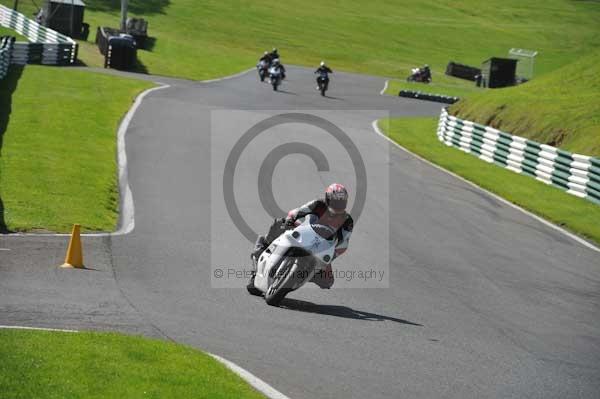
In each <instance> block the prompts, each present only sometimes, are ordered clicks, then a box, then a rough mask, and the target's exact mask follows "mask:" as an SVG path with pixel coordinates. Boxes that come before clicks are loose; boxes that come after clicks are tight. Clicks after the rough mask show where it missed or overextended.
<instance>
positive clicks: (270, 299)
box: [265, 258, 295, 306]
mask: <svg viewBox="0 0 600 399" xmlns="http://www.w3.org/2000/svg"><path fill="white" fill-rule="evenodd" d="M294 262H295V259H294V258H286V259H285V260H284V261H283V263H282V264H281V266H279V269H278V270H277V273H276V275H275V278H274V279H273V282H272V283H271V285H269V288H267V292H265V301H266V302H267V305H271V306H279V304H280V303H281V301H282V300H283V298H285V296H286V295H287V294H288V293H289V292H290V291H291V290H290V289H289V288H286V287H285V282H286V281H287V280H288V276H289V275H290V272H291V271H292V268H293V267H294Z"/></svg>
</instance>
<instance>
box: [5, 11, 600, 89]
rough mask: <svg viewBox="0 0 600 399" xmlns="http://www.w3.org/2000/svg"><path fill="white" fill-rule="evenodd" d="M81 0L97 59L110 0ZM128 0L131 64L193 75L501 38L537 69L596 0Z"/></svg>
mask: <svg viewBox="0 0 600 399" xmlns="http://www.w3.org/2000/svg"><path fill="white" fill-rule="evenodd" d="M0 2H1V3H3V4H5V5H8V6H9V7H12V4H13V1H12V0H1V1H0ZM36 3H39V1H36ZM85 3H86V5H87V7H86V10H85V20H86V22H88V23H89V24H90V26H91V33H90V37H89V39H88V43H87V44H85V45H84V46H82V49H81V51H80V56H81V58H82V60H83V61H84V62H85V63H87V64H89V65H99V64H100V62H101V59H100V57H99V55H98V52H97V49H96V48H95V46H94V45H93V42H94V39H95V32H96V28H97V26H99V25H104V26H112V27H117V26H118V24H119V10H120V1H118V0H87V1H86V2H85ZM19 7H20V8H19V9H20V10H21V11H22V12H24V13H25V14H27V15H31V13H32V12H33V11H34V9H35V6H34V3H33V1H32V0H21V1H20V3H19ZM129 7H130V15H131V16H143V17H144V18H146V19H147V20H148V21H149V34H150V35H151V36H152V37H153V38H154V41H153V47H152V48H151V50H149V51H140V52H139V53H138V54H139V59H140V61H141V65H140V70H142V71H147V72H149V73H153V74H160V75H171V76H180V77H187V78H193V79H205V78H210V77H215V76H223V75H227V74H231V73H234V72H237V71H240V70H243V69H245V68H248V67H250V66H252V65H254V64H255V62H256V59H257V56H258V55H259V54H260V53H262V51H264V50H266V49H271V48H272V47H273V46H276V47H278V48H280V50H281V54H282V57H283V61H284V62H285V63H291V64H300V65H315V64H317V63H318V62H319V61H320V60H321V59H325V60H326V61H328V63H330V64H331V66H332V67H333V69H334V70H335V69H338V70H347V71H355V72H364V73H369V74H374V75H384V76H390V77H402V78H403V77H405V76H406V75H407V73H408V71H409V69H410V67H412V66H414V65H417V64H423V63H429V64H430V65H431V66H432V68H433V70H434V71H438V72H442V71H443V70H444V69H445V66H446V64H447V63H448V61H450V60H455V61H459V62H463V63H467V64H473V65H479V63H481V61H483V60H484V59H486V58H488V57H490V56H492V55H500V56H502V55H505V54H506V53H507V51H508V49H509V48H511V47H522V48H532V49H536V50H539V51H540V55H539V57H538V63H537V72H538V73H540V74H544V73H546V72H548V71H551V70H554V69H556V68H557V67H559V66H561V65H565V64H567V63H568V62H570V61H572V60H573V59H575V58H577V57H578V56H581V55H582V54H585V53H587V52H589V50H590V49H591V48H600V29H598V26H600V7H598V3H597V2H591V1H571V0H547V1H545V2H543V3H542V2H523V1H519V0H502V1H501V0H489V1H478V0H406V1H403V2H394V1H389V0H373V1H369V2H365V1H359V0H334V1H328V2H320V1H315V0H302V1H300V0H291V1H285V2H273V1H266V0H244V1H240V0H238V1H222V0H205V1H198V0H170V1H169V0H152V1H148V0H130V1H129Z"/></svg>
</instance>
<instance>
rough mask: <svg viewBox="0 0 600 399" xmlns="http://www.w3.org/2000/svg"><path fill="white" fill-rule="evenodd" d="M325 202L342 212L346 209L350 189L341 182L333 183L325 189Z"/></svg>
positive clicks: (334, 209) (336, 210)
mask: <svg viewBox="0 0 600 399" xmlns="http://www.w3.org/2000/svg"><path fill="white" fill-rule="evenodd" d="M325 203H326V204H327V207H329V209H330V210H332V211H333V212H335V213H340V212H343V211H345V210H346V205H347V204H348V191H347V190H346V187H344V186H343V185H342V184H339V183H333V184H331V185H330V186H329V187H327V190H325Z"/></svg>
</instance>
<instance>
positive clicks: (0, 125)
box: [0, 65, 23, 234]
mask: <svg viewBox="0 0 600 399" xmlns="http://www.w3.org/2000/svg"><path fill="white" fill-rule="evenodd" d="M22 74H23V66H20V65H11V66H10V68H9V70H8V75H6V77H5V78H4V79H3V80H2V81H1V82H0V157H1V156H2V143H3V138H4V133H6V129H7V127H8V121H9V120H10V114H11V112H12V95H13V93H14V92H15V90H16V89H17V85H18V82H19V79H20V78H21V75H22ZM0 181H1V180H0ZM0 233H2V234H5V233H12V231H10V230H9V229H8V227H7V226H6V221H5V220H4V203H3V202H2V198H1V197H0Z"/></svg>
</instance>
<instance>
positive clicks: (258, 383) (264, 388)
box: [0, 325, 290, 399]
mask: <svg viewBox="0 0 600 399" xmlns="http://www.w3.org/2000/svg"><path fill="white" fill-rule="evenodd" d="M0 329H7V330H35V331H55V332H68V333H78V332H79V331H78V330H66V329H61V328H45V327H28V326H3V325H0ZM206 354H208V355H209V356H210V357H212V358H213V359H215V360H216V361H218V362H219V363H221V364H223V365H224V366H225V367H227V368H228V369H229V370H231V371H232V372H234V373H235V374H237V375H238V376H239V377H240V378H241V379H242V380H244V381H246V382H247V383H248V384H250V386H252V387H253V388H254V389H256V390H257V391H259V392H260V393H262V394H263V395H265V396H266V397H268V398H269V399H290V398H289V397H288V396H285V395H284V394H282V393H281V392H279V391H278V390H276V389H275V388H273V387H272V386H271V385H269V384H267V383H266V382H264V381H263V380H261V379H260V378H258V377H257V376H255V375H254V374H252V373H251V372H249V371H248V370H246V369H244V368H242V367H240V366H238V365H237V364H235V363H233V362H232V361H229V360H227V359H225V358H223V357H221V356H219V355H215V354H214V353H210V352H206Z"/></svg>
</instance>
